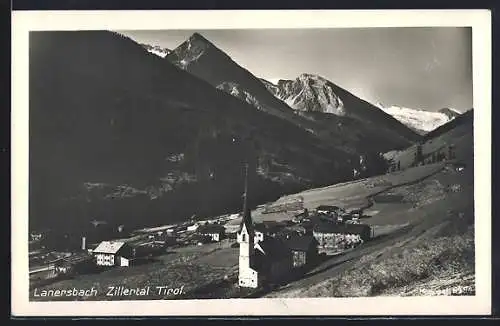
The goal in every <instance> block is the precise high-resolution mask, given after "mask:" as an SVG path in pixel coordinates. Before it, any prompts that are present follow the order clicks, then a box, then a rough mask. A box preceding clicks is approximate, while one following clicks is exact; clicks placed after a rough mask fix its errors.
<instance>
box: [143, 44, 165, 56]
mask: <svg viewBox="0 0 500 326" xmlns="http://www.w3.org/2000/svg"><path fill="white" fill-rule="evenodd" d="M141 45H142V47H143V48H144V49H146V51H148V52H149V53H152V54H156V55H157V56H159V57H161V58H165V57H166V56H167V55H168V54H169V53H170V52H172V51H171V50H169V49H166V48H162V47H160V46H158V45H149V44H144V43H142V44H141Z"/></svg>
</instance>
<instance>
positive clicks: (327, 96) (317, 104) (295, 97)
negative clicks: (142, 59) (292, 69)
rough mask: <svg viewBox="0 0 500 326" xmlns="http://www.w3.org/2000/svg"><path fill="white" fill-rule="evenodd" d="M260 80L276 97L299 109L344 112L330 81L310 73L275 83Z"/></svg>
mask: <svg viewBox="0 0 500 326" xmlns="http://www.w3.org/2000/svg"><path fill="white" fill-rule="evenodd" d="M261 81H262V82H263V83H264V85H266V87H267V89H268V90H269V91H270V92H271V93H272V94H273V95H274V96H276V97H277V98H279V99H281V100H282V101H284V102H285V103H286V104H288V105H289V106H290V107H291V108H293V109H295V110H299V111H312V112H323V113H332V114H336V115H340V116H344V115H345V114H346V112H345V110H344V103H343V102H342V99H340V98H339V97H338V96H337V95H336V94H335V93H334V91H333V89H334V87H335V85H333V83H332V82H330V81H328V80H326V79H324V78H322V77H320V76H317V75H312V74H302V75H300V76H299V77H298V78H297V79H295V80H279V81H278V84H277V85H274V84H272V83H271V82H268V81H267V80H265V79H261Z"/></svg>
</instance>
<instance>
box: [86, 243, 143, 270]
mask: <svg viewBox="0 0 500 326" xmlns="http://www.w3.org/2000/svg"><path fill="white" fill-rule="evenodd" d="M92 254H93V255H94V257H95V259H96V264H97V265H99V266H129V262H130V260H131V259H132V258H133V250H132V248H131V247H130V246H129V245H127V244H126V243H125V242H123V241H103V242H101V243H100V244H99V245H98V246H97V247H96V248H95V249H94V250H93V251H92Z"/></svg>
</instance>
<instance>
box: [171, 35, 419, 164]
mask: <svg viewBox="0 0 500 326" xmlns="http://www.w3.org/2000/svg"><path fill="white" fill-rule="evenodd" d="M166 59H167V60H168V61H169V62H171V63H173V64H175V65H176V66H178V67H179V68H180V69H183V70H185V71H187V72H189V73H190V74H192V75H194V76H196V77H198V78H200V79H203V80H205V81H207V82H208V83H210V84H211V85H212V86H214V87H216V88H218V89H220V90H223V91H224V92H226V93H228V94H231V95H233V96H235V97H237V98H239V99H241V100H243V101H246V102H248V103H250V104H252V105H253V106H254V107H255V108H257V109H258V110H260V111H263V112H266V113H268V114H270V115H274V116H277V117H279V118H281V119H283V120H285V121H288V122H290V123H292V124H295V125H296V126H298V127H300V128H302V129H305V130H308V131H309V132H310V133H311V134H313V135H315V136H317V137H318V138H319V139H320V140H321V141H324V142H327V143H330V144H333V145H334V146H335V147H337V148H342V150H344V151H346V152H349V153H352V154H356V153H363V152H367V151H378V152H384V151H387V150H389V149H394V148H405V147H407V146H409V145H410V144H411V143H412V142H414V141H416V140H417V139H419V135H417V134H415V133H414V132H412V131H411V130H410V129H408V128H407V127H405V126H404V125H402V124H401V123H399V122H398V121H397V120H395V119H394V118H392V117H391V116H389V115H387V114H385V113H384V112H382V111H381V110H379V109H378V108H376V107H374V106H372V105H370V104H369V103H367V102H365V101H362V100H360V99H359V98H357V97H355V96H354V95H352V94H350V93H348V92H346V91H345V90H340V88H338V87H337V86H335V85H334V86H332V90H334V91H338V92H339V93H341V94H342V96H341V98H342V101H343V102H344V104H345V108H346V111H348V112H349V114H348V115H347V116H345V117H344V116H338V118H331V117H327V116H323V115H322V114H321V113H322V112H317V110H313V109H311V111H314V112H304V111H297V110H294V109H292V108H291V107H290V106H289V105H287V103H286V101H283V99H281V98H278V97H276V96H275V95H273V94H272V92H270V90H269V87H268V84H269V82H266V81H264V80H261V79H259V78H257V77H255V76H254V75H253V74H252V73H251V72H250V71H248V70H246V69H245V68H243V67H241V66H239V65H238V64H237V63H236V62H235V61H233V60H232V59H231V58H230V57H229V56H228V55H227V54H226V53H224V52H223V51H222V50H221V49H219V48H218V47H216V46H215V45H214V44H213V43H211V42H210V41H209V40H207V39H206V38H204V37H203V36H202V35H200V34H198V33H194V34H193V35H192V36H191V37H190V38H189V39H187V40H186V41H185V42H184V43H182V44H181V45H179V46H178V47H177V48H176V49H174V50H173V51H172V52H171V53H170V54H169V55H167V56H166ZM311 103H312V102H308V103H307V105H310V104H311ZM311 108H312V107H311ZM309 113H313V114H309ZM343 125H353V126H354V125H355V128H354V129H352V130H351V129H348V128H345V127H344V128H343V127H342V126H343ZM375 129H376V132H374V130H375ZM373 137H376V138H377V139H381V141H376V142H375V141H371V139H373Z"/></svg>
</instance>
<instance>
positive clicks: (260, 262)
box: [237, 166, 293, 288]
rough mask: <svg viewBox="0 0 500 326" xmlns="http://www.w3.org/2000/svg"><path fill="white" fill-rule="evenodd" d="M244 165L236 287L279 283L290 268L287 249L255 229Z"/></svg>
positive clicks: (282, 243) (291, 258)
mask: <svg viewBox="0 0 500 326" xmlns="http://www.w3.org/2000/svg"><path fill="white" fill-rule="evenodd" d="M247 197H248V166H247V167H246V173H245V193H244V202H243V214H242V215H243V216H242V221H241V224H240V231H239V232H238V234H237V241H238V243H239V247H240V253H239V277H238V284H239V286H240V287H246V288H257V287H259V286H262V285H263V284H265V283H279V282H280V281H282V280H284V279H286V277H288V276H289V275H290V274H291V272H292V270H293V256H292V251H291V250H290V248H289V247H288V246H287V245H286V244H285V243H284V242H283V241H281V240H279V239H276V238H273V237H266V236H264V235H263V234H261V233H260V232H258V231H256V230H255V226H254V223H253V221H252V217H251V213H250V208H249V207H248V200H247Z"/></svg>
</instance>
